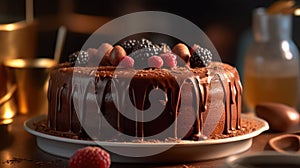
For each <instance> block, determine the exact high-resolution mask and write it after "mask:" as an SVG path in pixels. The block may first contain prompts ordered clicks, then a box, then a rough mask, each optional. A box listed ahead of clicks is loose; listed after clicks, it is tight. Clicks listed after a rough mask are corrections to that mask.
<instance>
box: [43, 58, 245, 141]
mask: <svg viewBox="0 0 300 168" xmlns="http://www.w3.org/2000/svg"><path fill="white" fill-rule="evenodd" d="M241 94H242V87H241V83H240V80H239V77H238V73H237V71H236V69H235V68H234V67H231V66H230V65H227V64H223V63H217V62H216V63H212V65H211V66H210V67H208V68H195V69H187V68H184V67H177V68H173V69H147V70H135V69H116V67H109V66H107V67H97V68H96V67H60V68H57V69H56V70H54V71H53V72H52V73H51V78H50V80H49V90H48V100H49V111H48V126H49V128H51V129H53V130H57V131H65V132H72V133H76V134H78V135H79V136H84V135H86V133H85V131H84V130H87V132H88V134H89V136H91V138H93V139H98V140H111V139H118V140H128V137H137V138H142V139H143V138H152V139H153V138H154V139H165V138H168V137H172V138H180V139H196V140H198V139H199V140H200V139H202V138H203V137H204V136H210V135H213V134H221V133H224V134H226V133H229V132H231V131H234V130H236V129H239V128H240V113H241ZM153 95H155V96H154V97H152V98H151V96H153ZM212 101H213V102H212ZM156 113H157V114H156ZM83 127H84V129H83ZM124 135H127V136H124ZM203 135H204V136H203ZM202 136H203V137H202Z"/></svg>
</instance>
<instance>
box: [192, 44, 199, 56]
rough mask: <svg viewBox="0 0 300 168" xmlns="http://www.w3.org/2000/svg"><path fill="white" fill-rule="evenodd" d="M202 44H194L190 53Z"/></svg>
mask: <svg viewBox="0 0 300 168" xmlns="http://www.w3.org/2000/svg"><path fill="white" fill-rule="evenodd" d="M199 47H200V46H199V45H198V44H194V45H193V46H192V48H191V49H190V53H191V54H193V52H194V51H195V50H196V49H197V48H199Z"/></svg>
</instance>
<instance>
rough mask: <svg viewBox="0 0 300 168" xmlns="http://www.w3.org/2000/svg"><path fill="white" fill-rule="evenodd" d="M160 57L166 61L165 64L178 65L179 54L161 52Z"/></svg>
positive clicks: (169, 66)
mask: <svg viewBox="0 0 300 168" xmlns="http://www.w3.org/2000/svg"><path fill="white" fill-rule="evenodd" d="M160 57H161V58H162V60H163V61H164V66H165V67H168V68H173V67H176V66H177V60H176V59H177V56H176V55H175V54H173V53H171V52H167V53H163V54H160Z"/></svg>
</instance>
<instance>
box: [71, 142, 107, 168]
mask: <svg viewBox="0 0 300 168" xmlns="http://www.w3.org/2000/svg"><path fill="white" fill-rule="evenodd" d="M110 164H111V161H110V155H109V153H108V152H106V151H105V150H104V149H102V148H100V147H93V146H87V147H84V148H80V149H78V150H77V151H76V152H75V153H74V154H73V156H72V157H71V158H70V160H69V167H70V168H87V167H88V168H109V167H110Z"/></svg>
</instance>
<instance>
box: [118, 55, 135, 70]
mask: <svg viewBox="0 0 300 168" xmlns="http://www.w3.org/2000/svg"><path fill="white" fill-rule="evenodd" d="M119 66H120V67H123V68H132V67H133V66H134V59H133V58H131V57H129V56H125V57H123V58H122V60H121V61H120V63H119Z"/></svg>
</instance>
